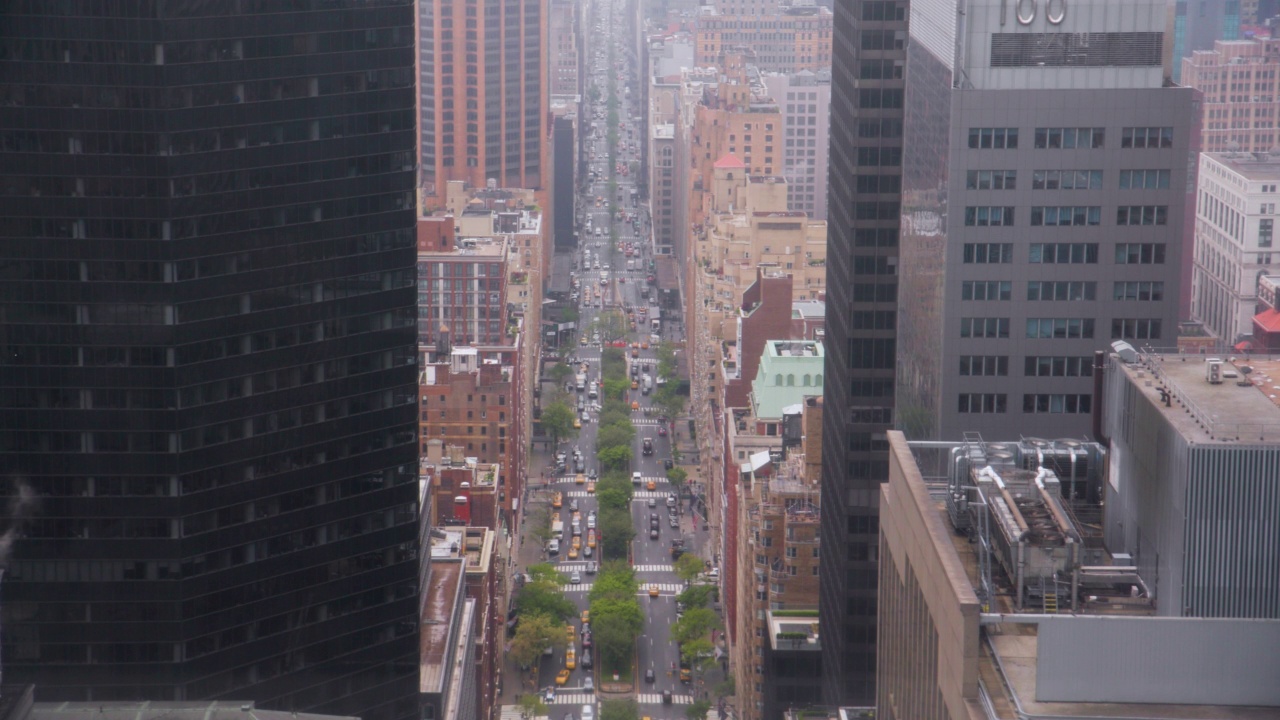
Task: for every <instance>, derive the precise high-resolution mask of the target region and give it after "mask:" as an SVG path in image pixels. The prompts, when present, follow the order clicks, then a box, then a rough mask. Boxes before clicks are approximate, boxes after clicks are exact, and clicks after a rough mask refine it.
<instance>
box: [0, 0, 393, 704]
mask: <svg viewBox="0 0 1280 720" xmlns="http://www.w3.org/2000/svg"><path fill="white" fill-rule="evenodd" d="M413 7H414V4H413V2H411V0H382V1H381V2H376V3H373V2H366V1H365V0H324V1H323V2H322V1H320V0H255V1H254V2H236V3H231V2H192V1H187V0H182V1H179V0H130V1H129V2H122V3H97V2H7V3H4V4H3V10H2V12H3V13H4V21H3V22H2V23H0V98H2V101H0V143H3V151H4V154H3V156H2V157H3V158H4V160H3V161H0V218H2V219H0V268H2V271H0V293H2V294H3V298H4V299H3V301H0V365H2V366H3V367H0V473H2V477H3V478H4V481H3V487H4V493H5V494H7V495H10V496H11V497H10V505H9V507H11V508H17V507H23V508H25V510H24V512H23V516H22V517H19V518H16V519H15V518H14V517H13V514H12V513H11V514H10V515H9V516H8V517H6V518H5V520H4V521H3V522H5V523H6V524H7V525H8V527H7V528H0V532H4V534H5V538H4V539H5V541H8V540H11V539H15V538H16V542H14V543H13V544H12V547H11V548H9V547H8V543H7V542H6V543H4V545H5V548H6V549H11V550H12V552H11V554H9V555H8V556H7V557H5V558H4V559H3V560H0V564H7V565H8V571H7V573H6V578H5V580H6V582H5V586H4V600H5V602H4V606H3V613H4V617H3V657H4V661H5V665H6V667H5V669H6V670H7V671H8V674H7V675H6V680H11V681H15V682H36V683H38V684H39V687H40V695H41V697H42V698H43V699H65V700H79V701H94V702H98V701H102V702H106V701H112V700H135V699H139V698H147V699H156V700H201V699H210V698H236V699H246V700H254V701H256V703H257V704H258V705H259V706H260V707H265V708H271V709H277V710H296V711H298V712H312V711H313V712H323V713H332V714H337V715H358V716H361V717H363V718H364V719H365V720H376V719H386V720H390V719H393V718H412V717H415V716H416V715H417V712H416V711H417V707H416V691H417V674H418V663H417V648H418V638H417V634H416V631H415V628H416V624H417V623H416V618H417V611H418V605H417V594H418V592H417V562H416V557H415V535H416V503H417V485H416V477H417V476H416V471H417V444H416V424H415V423H416V409H415V408H416V388H415V380H416V367H415V364H414V360H415V332H414V317H415V309H414V305H415V303H414V300H415V291H414V285H415V282H414V280H415V269H414V257H415V251H414V201H413V189H414V110H413V108H414V72H413V69H414V54H413V53H414V51H413V47H414V36H413V32H412V24H413ZM27 500H29V502H27ZM15 523H16V524H15Z"/></svg>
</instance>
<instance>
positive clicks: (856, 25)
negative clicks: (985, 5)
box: [779, 0, 910, 705]
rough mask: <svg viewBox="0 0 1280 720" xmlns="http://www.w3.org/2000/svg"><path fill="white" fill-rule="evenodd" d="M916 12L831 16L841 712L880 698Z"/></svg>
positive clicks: (834, 635)
mask: <svg viewBox="0 0 1280 720" xmlns="http://www.w3.org/2000/svg"><path fill="white" fill-rule="evenodd" d="M909 4H910V3H908V2H907V1H906V0H851V1H849V2H838V3H836V4H835V9H834V17H833V23H834V29H835V30H834V32H835V35H834V38H833V41H832V67H831V127H830V132H831V152H830V160H829V167H830V174H829V176H828V192H829V202H828V209H827V327H826V333H827V335H826V338H827V339H826V342H825V345H826V348H827V357H826V365H825V368H826V369H825V374H826V384H825V386H824V388H823V396H822V402H823V405H824V407H825V410H824V411H823V420H822V422H823V426H822V434H823V436H824V437H826V438H828V441H827V442H824V443H823V444H822V523H821V539H822V547H823V552H822V558H821V567H820V577H821V583H820V585H819V600H818V613H819V621H820V623H821V626H822V694H823V701H824V702H826V703H828V704H832V705H869V704H871V703H873V702H874V699H875V677H876V665H875V663H876V645H875V638H876V586H877V580H876V578H877V570H876V567H877V563H876V552H877V543H878V536H879V522H878V512H879V511H878V507H877V504H876V503H877V498H878V497H879V494H880V483H882V482H884V481H885V480H886V479H887V477H888V472H889V444H888V440H887V435H886V432H887V431H888V430H889V429H891V428H892V427H893V422H894V397H893V391H894V358H895V333H896V328H897V318H896V316H897V301H898V277H897V275H896V272H897V265H898V221H899V203H900V201H901V190H902V122H903V118H902V115H903V92H904V82H905V80H904V68H905V65H906V45H907V12H908V6H909ZM779 102H782V101H781V100H779Z"/></svg>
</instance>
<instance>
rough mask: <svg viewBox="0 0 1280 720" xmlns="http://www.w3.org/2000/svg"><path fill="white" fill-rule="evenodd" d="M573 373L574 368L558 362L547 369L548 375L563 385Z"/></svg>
mask: <svg viewBox="0 0 1280 720" xmlns="http://www.w3.org/2000/svg"><path fill="white" fill-rule="evenodd" d="M572 374H573V368H571V367H569V366H568V365H566V364H564V363H561V362H558V363H555V364H553V365H552V366H551V367H550V368H548V369H547V375H548V376H549V377H550V378H551V379H552V380H555V381H556V384H558V385H563V384H564V381H565V379H566V378H568V377H569V376H570V375H572Z"/></svg>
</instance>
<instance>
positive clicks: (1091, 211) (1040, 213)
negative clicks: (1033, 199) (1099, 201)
mask: <svg viewBox="0 0 1280 720" xmlns="http://www.w3.org/2000/svg"><path fill="white" fill-rule="evenodd" d="M1100 224H1102V207H1101V206H1099V205H1087V206H1086V205H1075V206H1065V207H1033V208H1031V225H1032V227H1038V226H1041V225H1045V226H1050V227H1055V226H1056V227H1065V226H1069V225H1080V226H1083V225H1100Z"/></svg>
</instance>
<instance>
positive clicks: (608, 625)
mask: <svg viewBox="0 0 1280 720" xmlns="http://www.w3.org/2000/svg"><path fill="white" fill-rule="evenodd" d="M591 636H592V638H593V641H594V642H595V647H596V652H597V654H598V657H599V660H600V663H601V666H600V667H601V669H602V670H603V671H604V672H606V673H610V672H622V671H623V670H626V669H627V668H629V667H631V657H632V654H633V653H634V651H635V635H633V634H632V632H631V630H630V628H629V627H628V626H627V622H626V620H625V619H623V618H621V617H616V616H611V615H604V616H601V617H599V618H595V617H593V618H591Z"/></svg>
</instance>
